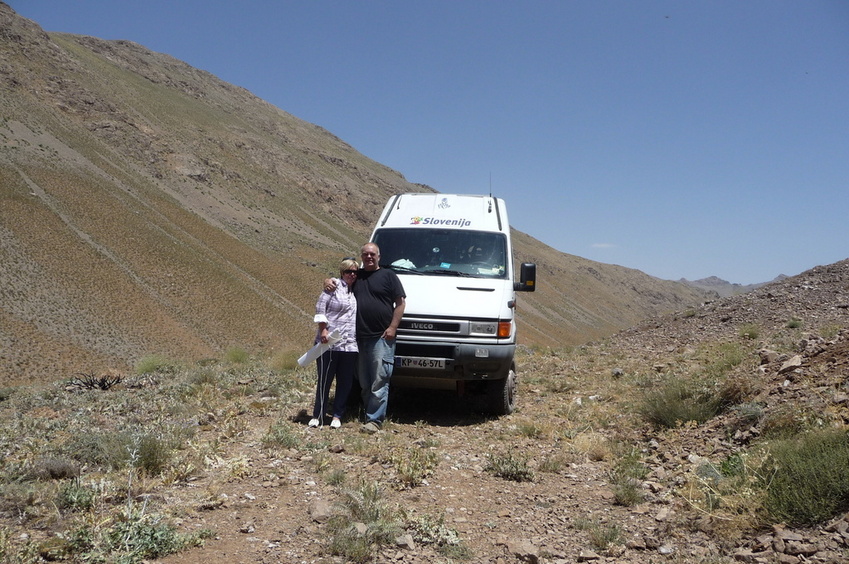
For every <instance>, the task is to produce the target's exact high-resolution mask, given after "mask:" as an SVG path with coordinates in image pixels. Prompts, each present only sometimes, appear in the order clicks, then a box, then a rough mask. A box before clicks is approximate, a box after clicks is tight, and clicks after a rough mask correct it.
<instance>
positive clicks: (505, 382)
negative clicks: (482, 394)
mask: <svg viewBox="0 0 849 564" xmlns="http://www.w3.org/2000/svg"><path fill="white" fill-rule="evenodd" d="M486 395H487V398H486V400H487V404H488V407H489V410H488V411H489V412H490V413H492V414H493V415H510V414H511V413H513V409H514V408H515V407H516V371H515V370H514V369H513V368H511V369H510V371H509V372H508V373H507V377H506V378H503V379H501V380H495V381H493V382H489V383H488V386H487V390H486Z"/></svg>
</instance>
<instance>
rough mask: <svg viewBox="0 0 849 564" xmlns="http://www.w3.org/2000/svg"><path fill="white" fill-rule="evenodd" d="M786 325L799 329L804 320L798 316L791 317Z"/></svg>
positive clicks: (789, 327)
mask: <svg viewBox="0 0 849 564" xmlns="http://www.w3.org/2000/svg"><path fill="white" fill-rule="evenodd" d="M785 326H786V327H787V328H788V329H798V328H800V327H801V326H802V320H801V319H799V318H798V317H791V318H790V319H788V320H787V323H786V324H785Z"/></svg>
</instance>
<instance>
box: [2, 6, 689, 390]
mask: <svg viewBox="0 0 849 564" xmlns="http://www.w3.org/2000/svg"><path fill="white" fill-rule="evenodd" d="M0 111H2V121H0V241H2V249H0V381H2V382H5V383H15V382H26V381H32V380H33V379H53V378H64V377H68V376H69V375H70V374H72V373H74V372H79V371H86V372H92V371H93V372H99V371H103V370H107V369H114V370H119V371H120V370H126V369H127V368H128V367H129V366H131V365H132V364H133V363H134V362H136V361H137V360H138V359H139V358H140V357H143V356H145V355H149V354H163V355H167V356H171V357H173V358H179V359H187V360H195V359H200V358H203V357H207V356H214V355H217V354H220V352H221V351H222V350H223V349H225V348H227V347H228V346H241V347H244V348H245V349H247V350H249V351H251V352H253V353H257V354H259V353H263V354H273V353H279V352H281V351H300V350H302V349H303V348H304V347H305V346H306V345H307V344H308V343H309V341H310V340H311V336H312V332H313V324H312V321H311V318H312V308H313V304H314V301H315V298H316V296H317V293H318V290H319V281H320V280H321V279H322V278H324V277H325V276H326V275H327V274H328V273H332V272H333V271H334V268H335V265H336V264H337V261H338V260H339V259H340V258H341V257H343V256H349V255H352V254H355V253H356V252H357V249H358V248H359V246H360V245H361V244H362V243H363V242H365V239H366V238H367V237H368V233H369V231H370V228H371V226H372V224H373V222H374V219H375V217H376V216H377V214H378V213H379V211H380V209H381V208H382V205H383V203H384V202H385V201H386V199H387V198H388V197H389V196H390V195H392V194H395V193H399V192H410V191H430V190H432V189H431V188H429V187H427V186H423V185H418V184H412V183H410V182H408V181H407V180H406V179H404V177H403V176H402V175H401V174H399V173H398V172H396V171H393V170H391V169H389V168H387V167H385V166H383V165H381V164H379V163H376V162H374V161H372V160H370V159H368V158H366V157H365V156H363V155H362V154H360V153H359V152H357V151H356V150H355V149H354V148H353V147H351V146H350V145H348V144H346V143H345V142H343V141H342V140H340V139H338V138H337V137H335V136H334V135H332V134H331V133H329V132H327V131H325V130H324V129H322V128H320V127H317V126H315V125H312V124H309V123H306V122H304V121H302V120H299V119H297V118H296V117H294V116H292V115H290V114H287V113H286V112H284V111H282V110H280V109H278V108H275V107H273V106H271V105H270V104H268V103H266V102H264V101H263V100H261V99H259V98H257V97H256V96H254V95H252V94H251V93H250V92H248V91H246V90H244V89H242V88H239V87H236V86H233V85H230V84H227V83H225V82H223V81H221V80H219V79H217V78H216V77H214V76H212V75H210V74H209V73H206V72H204V71H200V70H198V69H194V68H192V67H190V66H189V65H186V64H185V63H183V62H181V61H178V60H176V59H174V58H173V57H170V56H168V55H163V54H159V53H153V52H151V51H149V50H147V49H145V48H144V47H142V46H140V45H137V44H135V43H132V42H128V41H103V40H100V39H96V38H92V37H83V36H74V35H69V34H63V33H46V32H44V31H43V30H42V29H41V28H39V26H38V25H37V24H35V23H34V22H31V21H29V20H26V19H24V18H21V17H19V16H17V15H16V14H15V13H14V12H13V11H12V10H11V9H10V8H9V7H8V6H7V5H5V4H2V3H0ZM508 204H509V202H508ZM515 235H516V238H515V247H516V253H517V260H518V261H532V262H536V263H537V264H538V273H539V274H538V278H539V283H538V284H539V285H538V290H537V292H536V293H534V294H525V295H522V296H521V297H520V300H519V311H520V319H521V321H520V328H519V329H520V340H521V341H522V342H524V343H525V344H530V345H543V346H547V345H554V344H557V343H565V344H575V343H580V342H585V341H587V340H589V339H594V338H597V337H600V336H604V335H607V334H610V333H611V332H613V331H615V330H617V329H621V328H623V327H627V326H629V325H631V324H633V323H635V322H637V321H639V320H640V319H644V318H646V317H649V316H652V315H656V314H658V313H661V312H663V311H668V310H671V309H678V308H682V307H685V306H687V305H689V304H692V303H696V302H698V301H699V300H700V299H702V297H703V296H704V293H703V292H701V291H700V290H698V289H694V288H690V287H687V286H685V285H682V284H679V283H677V282H670V281H661V280H658V279H655V278H652V277H649V276H647V275H645V274H643V273H641V272H639V271H635V270H630V269H625V268H621V267H617V266H611V265H604V264H600V263H595V262H592V261H588V260H585V259H581V258H579V257H575V256H571V255H567V254H565V253H561V252H558V251H556V250H554V249H551V248H550V247H547V246H545V245H543V244H541V243H540V242H539V241H536V240H535V239H533V238H531V237H529V236H527V235H525V234H523V233H520V232H516V234H515Z"/></svg>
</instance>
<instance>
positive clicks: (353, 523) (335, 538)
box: [328, 482, 402, 563]
mask: <svg viewBox="0 0 849 564" xmlns="http://www.w3.org/2000/svg"><path fill="white" fill-rule="evenodd" d="M401 531H402V528H401V522H400V519H399V515H398V512H397V511H396V510H394V509H393V508H392V507H390V506H389V504H388V503H387V502H386V500H385V499H384V498H383V492H382V490H381V489H380V485H379V484H378V483H376V482H361V483H360V485H359V487H358V488H356V489H348V490H344V491H343V492H342V502H341V506H340V512H339V513H338V514H336V515H334V516H333V517H331V519H330V521H328V532H329V534H330V541H329V544H330V546H329V548H330V552H331V553H332V554H334V555H337V556H342V557H344V558H346V559H347V560H348V561H350V562H356V563H364V562H368V561H370V560H372V559H373V557H374V554H375V552H376V551H377V550H379V549H380V547H381V546H384V545H387V544H390V543H392V542H394V540H395V538H396V537H397V536H398V534H400V533H401Z"/></svg>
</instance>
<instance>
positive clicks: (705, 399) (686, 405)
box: [637, 377, 723, 429]
mask: <svg viewBox="0 0 849 564" xmlns="http://www.w3.org/2000/svg"><path fill="white" fill-rule="evenodd" d="M722 404H723V401H722V398H721V397H720V396H719V395H718V394H717V392H716V391H715V390H714V389H713V386H711V385H709V384H707V383H705V382H699V381H697V380H689V379H678V378H674V377H673V378H669V379H667V380H666V381H665V382H663V383H662V384H661V385H660V387H659V388H656V389H652V390H649V391H648V392H646V394H645V395H644V396H643V398H642V401H641V403H640V405H639V406H638V407H637V411H638V412H639V414H640V415H641V416H642V417H643V418H644V419H645V420H646V421H647V422H648V423H650V424H652V425H653V426H655V427H657V428H666V429H671V428H674V427H676V426H678V425H681V424H684V423H688V422H690V421H695V422H696V423H704V422H705V421H707V420H709V419H711V418H712V417H714V416H715V415H717V414H718V413H719V412H720V409H721V407H722Z"/></svg>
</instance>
